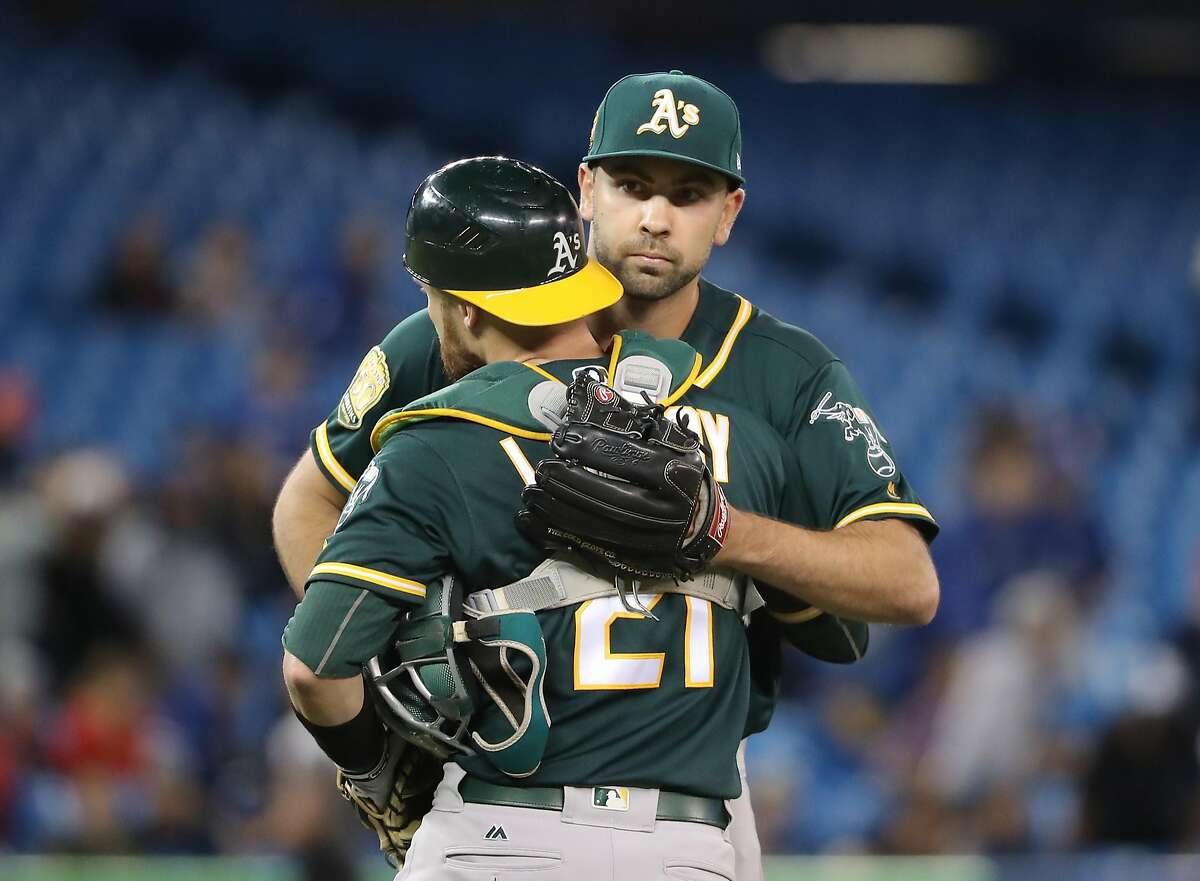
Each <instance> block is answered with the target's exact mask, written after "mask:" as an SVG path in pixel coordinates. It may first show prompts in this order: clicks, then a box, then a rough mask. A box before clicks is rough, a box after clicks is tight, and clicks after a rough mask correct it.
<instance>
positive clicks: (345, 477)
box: [317, 422, 358, 492]
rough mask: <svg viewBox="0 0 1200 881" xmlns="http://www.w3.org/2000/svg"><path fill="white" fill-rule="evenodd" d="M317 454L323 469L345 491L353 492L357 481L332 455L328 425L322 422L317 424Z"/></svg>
mask: <svg viewBox="0 0 1200 881" xmlns="http://www.w3.org/2000/svg"><path fill="white" fill-rule="evenodd" d="M317 455H318V456H320V457H321V464H322V465H324V466H325V470H326V471H328V472H329V474H330V475H331V476H332V477H333V479H334V480H336V481H337V482H338V483H339V484H340V485H341V487H342V489H344V490H345V491H346V492H354V486H355V484H356V483H358V481H356V480H355V479H354V478H353V477H351V476H350V472H349V471H347V470H346V469H345V468H343V467H342V463H341V462H339V461H338V460H337V457H336V456H334V455H333V449H332V448H331V447H330V446H329V426H328V425H326V424H325V423H324V422H322V423H321V424H320V425H318V426H317Z"/></svg>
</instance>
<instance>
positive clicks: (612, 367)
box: [608, 333, 621, 383]
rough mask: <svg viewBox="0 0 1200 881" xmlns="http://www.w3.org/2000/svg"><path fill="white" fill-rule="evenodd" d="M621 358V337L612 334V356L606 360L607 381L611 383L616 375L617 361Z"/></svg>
mask: <svg viewBox="0 0 1200 881" xmlns="http://www.w3.org/2000/svg"><path fill="white" fill-rule="evenodd" d="M620 357H621V335H620V334H619V333H618V334H614V335H613V339H612V355H610V356H609V358H608V381H609V382H610V383H611V382H613V381H614V380H613V378H614V377H615V376H616V375H617V359H618V358H620Z"/></svg>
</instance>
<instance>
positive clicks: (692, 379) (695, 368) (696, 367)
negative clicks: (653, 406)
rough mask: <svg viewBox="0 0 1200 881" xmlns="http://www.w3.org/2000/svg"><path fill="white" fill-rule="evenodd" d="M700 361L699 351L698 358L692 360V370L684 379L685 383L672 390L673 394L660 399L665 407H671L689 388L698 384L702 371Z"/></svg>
mask: <svg viewBox="0 0 1200 881" xmlns="http://www.w3.org/2000/svg"><path fill="white" fill-rule="evenodd" d="M700 361H701V358H700V353H699V352H697V353H696V360H695V361H693V362H692V372H691V373H689V374H688V378H687V379H685V380H684V381H683V384H682V385H681V386H679V388H677V389H675V391H673V392H671V394H669V395H667V396H666V397H665V398H663V399H662V400H661V401H659V403H660V404H662V405H663V406H664V407H670V406H671V405H672V404H674V403H675V402H676V401H678V400H679V399H680V398H682V397H683V396H684V395H685V394H686V393H687V391H688V389H690V388H691V387H692V386H693V385H695V384H696V377H697V376H698V375H699V373H700Z"/></svg>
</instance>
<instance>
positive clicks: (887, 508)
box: [833, 502, 937, 529]
mask: <svg viewBox="0 0 1200 881" xmlns="http://www.w3.org/2000/svg"><path fill="white" fill-rule="evenodd" d="M878 514H908V515H910V516H912V517H923V518H925V519H926V520H928V521H929V522H930V523H937V521H936V520H934V519H933V515H932V514H930V513H929V511H928V510H926V508H925V506H924V505H918V504H916V503H915V502H880V503H878V504H875V505H867V506H866V507H864V508H859V509H858V510H857V511H851V512H850V513H849V514H847V515H846V516H845V517H843V518H842V519H841V520H839V521H838V522H837V526H835V527H833V528H834V529H841V528H842V527H843V526H849V525H850V524H851V523H853V522H855V521H856V520H861V519H863V518H864V517H874V516H876V515H878Z"/></svg>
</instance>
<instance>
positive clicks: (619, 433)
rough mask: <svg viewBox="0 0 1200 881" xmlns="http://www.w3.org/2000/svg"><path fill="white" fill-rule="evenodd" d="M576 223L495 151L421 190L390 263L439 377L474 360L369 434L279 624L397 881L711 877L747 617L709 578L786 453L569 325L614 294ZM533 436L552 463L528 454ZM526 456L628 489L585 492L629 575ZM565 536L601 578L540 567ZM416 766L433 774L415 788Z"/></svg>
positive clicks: (691, 364) (767, 503)
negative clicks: (583, 531)
mask: <svg viewBox="0 0 1200 881" xmlns="http://www.w3.org/2000/svg"><path fill="white" fill-rule="evenodd" d="M497 217H505V218H507V219H508V222H506V223H504V224H496V223H495V218H497ZM581 228H582V224H581V220H580V217H579V214H578V209H577V208H576V206H575V203H574V201H573V200H572V198H571V197H570V194H569V193H568V192H567V191H566V189H565V188H564V187H562V186H561V184H558V183H557V182H556V181H554V180H553V179H552V178H550V177H549V176H548V175H545V174H544V173H543V172H540V171H538V170H537V169H534V168H532V167H531V166H528V165H525V164H523V163H520V162H516V161H513V160H507V159H499V158H484V159H474V160H465V161H463V162H459V163H454V164H452V165H449V166H447V167H445V168H443V169H441V170H440V171H438V172H436V173H435V174H433V175H431V176H430V177H429V178H428V179H427V180H426V181H425V182H424V183H423V184H422V185H421V187H420V188H419V189H418V191H417V193H416V194H415V195H414V198H413V203H412V208H411V209H410V213H409V218H408V224H407V242H408V244H407V249H406V253H405V263H406V265H407V267H408V269H409V271H410V272H411V273H412V274H413V275H414V277H415V278H416V279H417V280H418V281H419V282H420V283H421V285H422V288H423V289H424V290H425V292H426V295H427V296H428V299H429V315H430V318H431V320H432V322H433V324H434V326H435V328H436V329H437V333H438V336H439V339H440V341H441V351H442V353H443V358H444V360H445V362H446V364H445V366H446V369H447V372H448V373H449V374H450V375H451V376H455V375H459V374H462V373H463V372H464V371H466V370H468V369H470V368H472V367H474V366H475V365H476V364H480V365H483V366H480V367H478V368H477V369H474V370H471V372H469V373H466V375H465V376H463V377H462V378H461V379H460V381H458V382H457V383H455V384H454V385H452V386H450V387H448V388H446V389H444V390H442V391H440V392H436V393H434V394H433V395H430V396H428V397H426V398H424V399H422V400H419V401H417V402H414V403H413V404H411V405H409V406H407V407H404V408H402V409H400V410H396V411H393V412H391V413H389V414H388V415H387V416H385V417H383V418H382V419H380V420H379V421H378V423H377V424H376V426H375V428H374V430H373V432H372V443H373V445H374V446H375V447H376V448H377V450H378V453H377V455H376V456H375V458H374V460H373V461H372V463H371V464H370V465H369V466H368V468H367V469H366V470H365V472H364V474H363V476H362V478H361V479H360V480H359V481H358V483H357V485H356V487H355V488H354V490H353V492H352V493H351V494H350V497H349V499H348V500H347V502H346V505H345V508H344V510H343V512H342V515H341V518H340V520H339V523H338V526H337V528H336V530H335V531H334V533H333V535H331V536H330V538H329V540H328V542H327V544H326V546H325V548H324V550H323V552H322V553H321V556H320V559H319V560H318V562H317V565H316V566H315V567H314V568H313V570H312V573H311V574H310V576H309V579H308V584H307V589H306V592H305V595H304V599H303V601H302V602H301V603H300V605H299V606H298V608H297V610H296V614H295V616H294V617H293V619H292V620H291V622H289V624H288V627H287V630H286V632H285V635H284V645H285V649H286V651H285V658H284V677H285V680H286V682H287V686H288V689H289V693H290V694H291V697H292V700H293V704H294V706H295V708H296V711H297V715H298V716H299V717H300V719H301V721H302V723H303V724H304V725H305V726H306V727H307V728H308V730H309V731H310V732H311V733H312V735H313V737H314V738H315V739H316V740H317V742H318V743H319V744H320V745H321V746H322V748H323V749H324V750H325V752H326V753H327V754H328V755H329V756H330V757H331V758H332V759H333V761H334V762H335V763H336V764H337V765H338V766H339V768H340V772H339V785H340V786H341V787H342V789H343V791H344V792H345V793H346V794H347V796H348V797H349V798H350V799H351V801H352V802H353V803H354V804H355V806H356V807H357V808H358V810H359V812H360V815H361V816H362V817H363V818H364V820H366V821H367V822H369V823H370V824H371V825H373V826H374V828H376V830H377V831H378V832H379V834H380V841H381V846H383V847H384V849H385V851H387V852H388V853H389V854H390V855H391V857H392V858H393V860H394V861H396V862H397V863H401V862H402V863H403V865H404V869H403V872H402V875H401V877H403V878H406V879H413V881H419V879H426V878H430V879H432V878H446V877H460V876H461V877H478V873H479V872H481V871H483V872H490V873H492V874H494V875H497V876H499V875H501V874H503V873H507V872H510V871H518V870H529V869H540V870H544V871H543V872H542V873H541V874H540V875H539V877H544V878H547V879H557V878H567V877H572V878H598V877H617V876H621V877H637V878H651V877H663V878H665V877H686V876H687V873H688V872H690V871H699V872H709V873H712V874H714V875H715V876H717V877H724V878H733V877H734V853H733V848H732V846H731V845H730V843H729V841H728V838H727V836H726V835H725V828H726V826H727V824H728V819H729V817H728V813H727V810H726V804H725V803H726V800H730V799H733V798H735V797H736V796H737V795H738V794H739V791H740V779H739V771H738V766H737V761H736V756H737V751H738V746H739V743H740V741H741V739H742V737H743V735H744V733H745V728H746V720H747V716H748V711H749V701H750V691H751V687H750V668H749V646H748V642H747V635H746V628H745V626H744V622H743V617H744V616H745V615H746V614H748V613H750V612H751V611H752V610H753V608H754V607H755V605H756V603H757V602H759V601H758V600H757V599H756V595H755V592H754V591H753V590H752V589H751V585H750V583H749V581H748V579H746V578H745V577H744V576H741V575H738V574H737V573H734V572H732V571H729V570H721V569H712V568H710V567H709V563H710V562H711V560H712V559H713V557H714V556H715V555H716V554H717V553H718V552H719V551H720V548H721V544H722V541H723V540H724V538H725V536H726V534H727V530H728V525H729V518H730V511H731V507H730V502H732V503H733V504H734V505H737V506H739V507H741V508H743V509H746V510H752V511H756V512H760V513H761V514H763V515H766V516H772V517H785V518H788V517H791V518H794V517H796V516H798V512H797V511H794V510H791V509H790V508H789V505H790V504H794V503H793V502H789V497H788V494H786V493H785V491H784V490H785V487H786V486H788V484H789V483H791V484H792V485H794V484H795V482H796V481H797V480H798V472H797V470H796V463H795V460H794V457H793V455H792V453H791V451H790V450H789V449H788V447H787V446H786V445H785V444H784V443H783V441H782V439H781V438H780V437H779V436H778V434H777V433H776V432H775V431H774V430H772V429H771V428H770V426H768V425H767V424H766V423H764V422H763V421H762V420H760V419H758V418H757V417H756V416H754V415H753V414H751V413H749V412H747V411H745V410H743V409H742V408H740V407H738V406H737V405H736V404H734V403H732V402H725V401H722V400H721V399H719V398H716V397H715V396H712V395H704V396H703V397H704V404H705V406H704V408H699V404H698V403H696V402H694V400H693V392H694V391H695V383H696V379H697V376H698V375H699V368H700V357H699V355H698V354H697V353H696V352H695V350H693V349H692V348H691V347H690V346H688V345H687V344H686V343H683V342H680V341H677V340H670V341H660V340H655V339H653V338H651V337H648V336H646V335H644V334H640V333H637V332H627V333H621V334H618V335H616V336H615V337H614V339H613V343H612V346H611V348H610V351H609V352H608V353H607V354H605V353H602V352H601V350H600V349H599V347H598V346H597V344H596V343H595V341H594V339H593V337H592V335H591V333H590V332H589V330H588V327H587V324H586V323H585V322H584V320H583V319H584V317H585V316H586V315H588V314H590V313H592V312H594V311H596V310H598V309H602V308H604V307H606V306H609V305H611V304H612V303H613V302H614V301H615V300H616V299H617V298H619V297H620V295H621V287H620V285H619V283H618V282H617V281H616V280H615V278H613V276H612V275H611V274H610V273H608V272H607V270H605V269H604V268H603V267H602V266H600V264H599V263H597V262H596V261H593V260H589V259H588V258H587V256H586V255H585V254H584V253H583V252H582V237H581ZM562 241H565V242H566V245H565V247H566V248H567V251H566V252H565V255H566V256H563V255H564V252H563V251H561V250H560V248H561V247H563V246H562V245H560V244H558V243H559V242H562ZM480 242H482V243H483V245H482V246H481V245H480ZM697 400H698V399H697ZM632 401H637V402H640V403H639V404H634V403H631V402H632ZM679 408H682V409H679ZM708 408H713V409H708ZM672 409H673V410H674V412H675V419H672V418H670V417H669V416H668V415H667V414H668V412H670V411H671V410H672ZM701 413H703V414H708V415H707V416H701V415H699V414H701ZM681 414H682V415H681ZM705 418H711V419H714V420H719V421H720V423H721V424H723V425H726V426H727V427H728V431H727V443H725V444H723V445H721V446H720V447H719V448H717V447H714V446H712V445H709V446H708V447H707V448H702V447H701V444H700V441H699V438H698V437H697V435H696V434H694V433H693V432H692V431H691V430H689V428H692V427H693V425H692V419H696V420H702V419H705ZM696 424H697V425H698V424H699V423H696ZM551 448H553V450H554V452H556V453H557V454H558V455H559V456H562V457H565V458H564V459H563V460H561V461H560V460H552V461H543V460H547V459H548V457H549V456H550V454H551ZM568 460H569V461H568ZM535 462H539V463H541V464H540V465H539V466H538V468H539V469H541V470H542V471H543V473H545V472H546V471H547V469H549V471H550V472H552V473H553V474H555V475H556V476H557V478H558V479H560V480H562V481H563V482H564V484H572V483H574V482H575V481H577V480H578V479H579V478H580V475H589V476H591V477H596V478H597V479H599V480H601V481H603V486H605V487H607V486H609V485H610V483H609V479H608V478H603V477H602V476H601V475H598V474H593V472H592V471H589V470H586V469H588V468H593V469H595V470H597V471H608V472H610V473H611V471H612V469H615V468H620V469H622V472H623V473H625V474H626V475H628V476H630V477H631V478H632V479H633V482H626V483H623V484H620V485H621V486H623V489H622V490H621V491H620V493H618V494H617V495H615V496H610V497H609V498H608V502H609V504H610V506H611V510H614V511H616V518H617V521H618V522H621V523H624V524H625V529H626V530H627V532H628V533H629V541H628V543H627V547H628V548H631V549H636V551H637V559H636V560H635V559H634V558H632V557H629V556H621V555H616V554H609V553H606V552H605V551H604V550H603V548H602V547H601V546H600V545H593V544H592V543H591V542H589V541H586V540H583V539H581V538H580V536H579V533H580V529H579V528H578V526H579V524H576V523H574V522H570V521H564V522H562V523H561V524H556V523H555V522H554V521H553V514H552V512H550V511H548V509H547V508H546V506H545V504H543V502H544V501H545V499H544V498H542V497H541V496H540V495H539V492H540V491H539V490H537V489H536V487H533V483H534V478H535V467H534V465H533V463H535ZM522 485H524V486H526V487H527V491H528V492H529V493H530V496H529V500H530V504H531V507H530V508H529V510H527V511H523V512H522V513H521V515H520V516H519V517H518V518H516V519H515V520H514V517H513V514H512V509H513V498H514V496H515V495H516V494H517V492H518V491H519V489H520V487H521V486H522ZM727 495H728V499H729V501H728V502H727V501H726V496H727ZM621 511H624V512H625V513H624V514H622V513H621ZM531 539H532V540H531ZM570 548H582V549H584V550H586V551H589V552H594V553H598V554H600V555H601V556H602V557H604V558H606V562H602V563H593V562H590V561H589V558H588V557H584V556H581V555H574V554H570V553H556V554H554V555H553V556H551V557H549V558H547V556H546V555H547V551H554V550H559V549H570ZM495 586H501V587H495ZM830 620H837V619H834V618H832V616H830ZM397 628H399V630H398V631H397ZM397 632H398V639H397V638H396V634H397ZM840 637H841V638H843V639H844V638H845V637H844V632H843V633H842V634H840ZM364 665H368V666H369V669H371V671H372V673H373V677H372V679H373V684H374V685H375V686H378V688H379V694H380V695H381V698H382V705H383V707H384V711H383V712H382V713H381V712H380V710H379V709H377V708H376V705H375V703H374V702H373V701H372V700H371V699H368V696H367V689H366V687H365V685H364V680H363V677H362V676H361V675H360V674H361V670H362V668H363V666H364ZM406 677H407V678H406ZM381 718H382V721H383V722H385V723H387V724H388V725H389V726H390V733H389V731H388V730H386V729H385V728H384V726H383V725H381ZM412 744H419V745H420V747H423V748H425V749H429V750H432V751H433V752H432V753H426V752H423V751H420V750H418V749H417V748H415V747H413V746H412ZM433 754H436V755H437V756H438V757H444V758H448V759H450V760H451V761H450V763H449V764H447V765H446V766H445V767H446V773H445V777H444V779H443V780H442V781H441V783H440V785H439V786H438V787H437V790H436V793H435V794H432V795H431V790H432V788H433V786H434V785H435V783H436V782H437V779H438V777H439V776H440V774H441V770H440V768H439V767H438V764H437V762H436V761H434V760H431V759H430V758H428V756H430V755H433ZM427 810H428V813H427V814H425V812H426V811H427ZM422 814H425V816H424V819H423V821H422V820H421V816H422ZM418 827H419V829H418ZM648 833H654V834H648ZM414 834H415V837H414ZM410 842H411V846H412V850H411V852H408V846H409V844H410ZM406 853H407V859H405V855H406ZM680 873H683V874H682V875H681V874H680Z"/></svg>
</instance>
